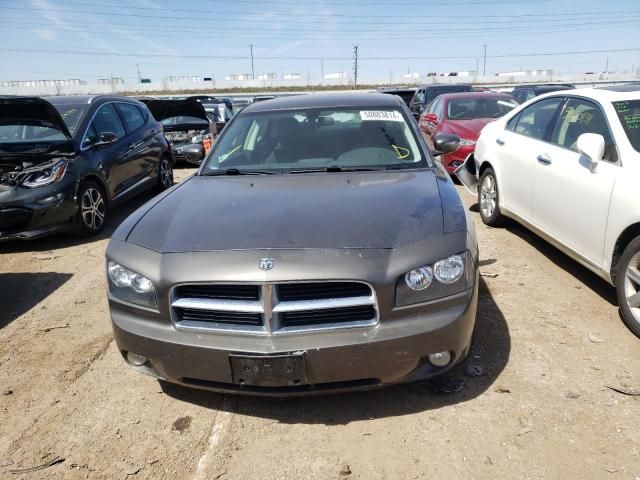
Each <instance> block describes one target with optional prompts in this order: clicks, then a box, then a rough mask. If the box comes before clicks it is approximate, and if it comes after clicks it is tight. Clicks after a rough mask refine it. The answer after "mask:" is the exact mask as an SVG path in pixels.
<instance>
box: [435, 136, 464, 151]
mask: <svg viewBox="0 0 640 480" xmlns="http://www.w3.org/2000/svg"><path fill="white" fill-rule="evenodd" d="M433 147H434V149H435V150H434V151H433V154H434V155H435V156H436V157H437V156H439V155H444V154H445V153H453V152H455V151H456V150H458V148H459V147H460V137H459V136H457V135H451V134H450V133H439V134H437V135H436V136H435V137H433Z"/></svg>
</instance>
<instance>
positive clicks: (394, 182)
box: [127, 169, 443, 252]
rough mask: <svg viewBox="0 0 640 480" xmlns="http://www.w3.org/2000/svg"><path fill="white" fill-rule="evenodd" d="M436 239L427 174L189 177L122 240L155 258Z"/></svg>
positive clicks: (432, 180) (437, 219) (437, 208)
mask: <svg viewBox="0 0 640 480" xmlns="http://www.w3.org/2000/svg"><path fill="white" fill-rule="evenodd" d="M442 234H443V213H442V206H441V200H440V194H439V190H438V183H437V180H436V177H435V175H434V172H433V171H432V170H428V169H425V170H412V171H407V172H398V171H393V172H362V173H360V172H358V173H351V172H349V173H347V172H342V173H319V174H288V175H264V176H242V177H237V176H234V177H203V176H202V177H200V176H195V177H192V178H191V179H189V180H187V181H186V182H184V183H183V184H182V185H180V186H178V187H177V188H176V189H175V190H174V191H173V192H171V193H170V194H168V195H167V196H165V197H164V198H163V199H162V200H160V201H159V202H157V203H156V204H154V205H153V206H152V207H150V208H149V210H148V211H147V212H146V214H144V215H143V216H142V218H141V219H140V220H139V221H138V222H137V223H136V224H135V226H134V227H133V229H132V230H131V232H130V233H129V235H128V236H127V241H128V242H131V243H134V244H136V245H140V246H143V247H146V248H150V249H152V250H155V251H159V252H192V251H212V250H245V249H271V248H274V249H281V248H296V249H303V248H317V249H342V248H377V249H380V248H394V247H397V246H400V245H406V244H410V243H415V242H418V241H423V240H427V239H429V237H432V236H440V235H442Z"/></svg>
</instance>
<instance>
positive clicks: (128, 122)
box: [118, 103, 144, 132]
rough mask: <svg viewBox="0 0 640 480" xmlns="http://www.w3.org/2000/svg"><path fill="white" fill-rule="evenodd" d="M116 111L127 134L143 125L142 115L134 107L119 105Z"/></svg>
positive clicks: (124, 104)
mask: <svg viewBox="0 0 640 480" xmlns="http://www.w3.org/2000/svg"><path fill="white" fill-rule="evenodd" d="M118 110H120V113H121V114H122V119H123V120H124V125H125V127H126V128H127V132H133V131H135V130H137V129H139V128H140V127H141V126H142V125H144V117H143V116H142V113H141V112H140V110H139V109H138V107H136V106H135V105H131V104H130V103H119V104H118Z"/></svg>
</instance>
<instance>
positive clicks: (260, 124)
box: [202, 109, 426, 174]
mask: <svg viewBox="0 0 640 480" xmlns="http://www.w3.org/2000/svg"><path fill="white" fill-rule="evenodd" d="M228 128H229V130H227V131H226V133H225V134H224V135H223V136H222V138H221V139H220V141H219V142H218V143H217V144H216V146H215V148H214V149H213V150H212V152H211V154H210V155H209V157H208V158H207V160H206V163H205V165H204V167H203V170H202V173H204V174H206V173H207V172H211V171H215V170H222V169H227V168H238V169H259V170H274V171H276V170H289V169H295V170H299V169H301V170H306V169H310V170H314V169H315V170H317V169H324V168H328V167H339V168H375V169H377V168H380V169H382V168H415V167H418V166H425V165H426V160H425V159H424V158H423V156H422V154H421V152H420V149H419V148H418V142H417V140H416V138H415V136H414V134H413V131H412V130H411V128H410V127H409V124H408V123H407V121H406V119H405V117H404V115H403V114H402V113H401V112H400V111H399V110H376V111H373V110H367V109H331V110H322V109H309V110H294V111H287V112H282V111H277V112H276V111H274V112H266V113H258V114H250V113H249V114H245V115H240V117H238V118H237V119H236V120H235V121H234V122H233V123H231V124H230V125H229V127H228Z"/></svg>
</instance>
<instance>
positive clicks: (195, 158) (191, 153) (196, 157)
mask: <svg viewBox="0 0 640 480" xmlns="http://www.w3.org/2000/svg"><path fill="white" fill-rule="evenodd" d="M182 153H183V154H184V156H185V158H186V159H187V162H189V163H195V164H200V163H202V160H203V159H204V147H203V146H202V145H201V144H199V143H192V144H191V145H187V146H185V147H182Z"/></svg>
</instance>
